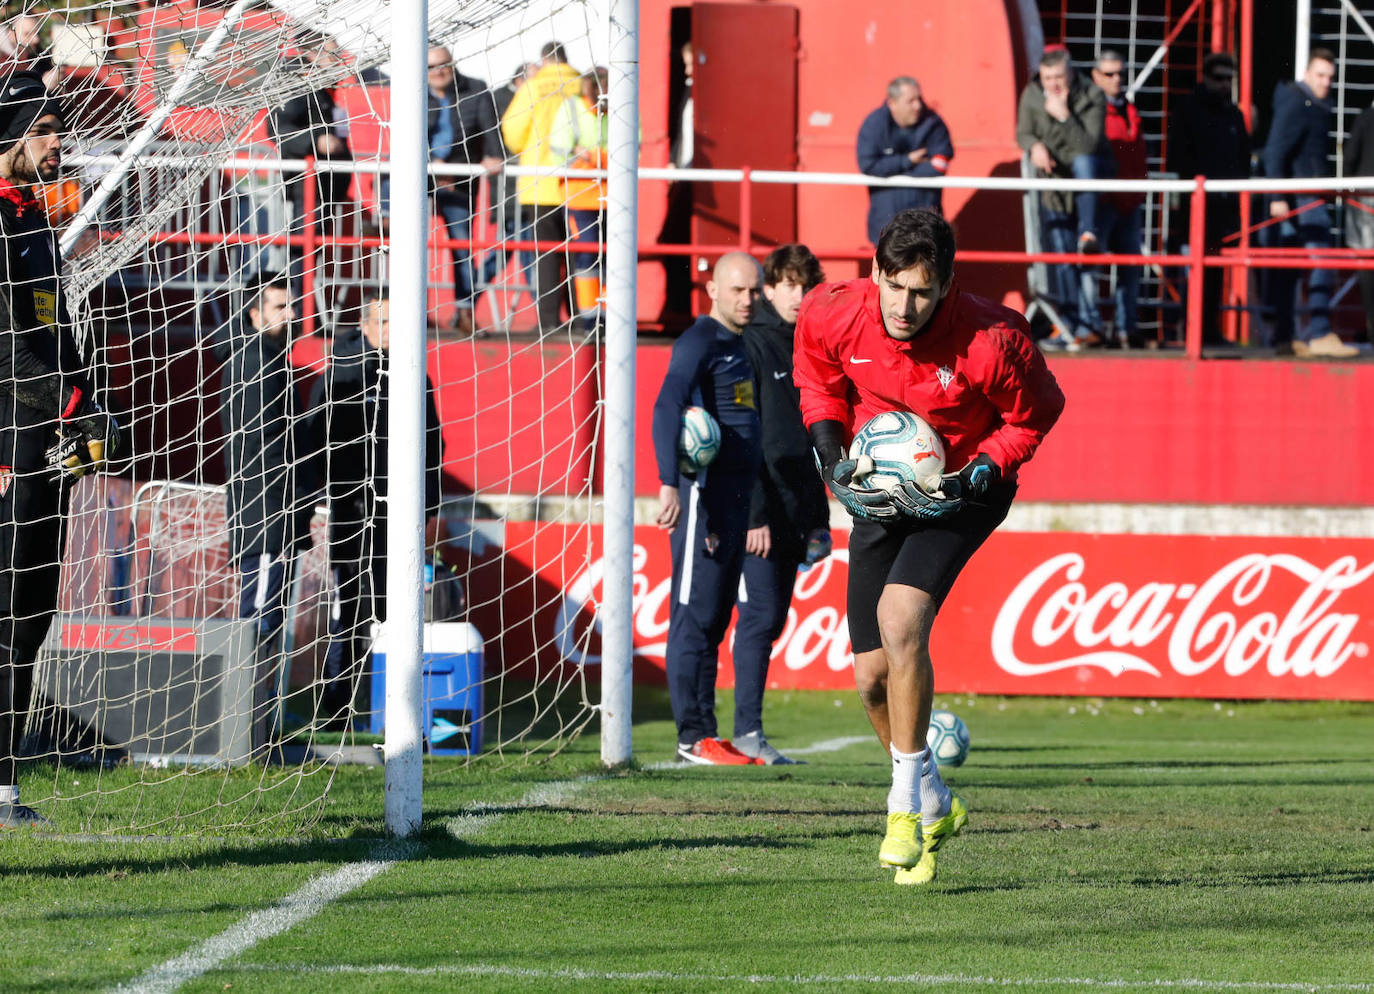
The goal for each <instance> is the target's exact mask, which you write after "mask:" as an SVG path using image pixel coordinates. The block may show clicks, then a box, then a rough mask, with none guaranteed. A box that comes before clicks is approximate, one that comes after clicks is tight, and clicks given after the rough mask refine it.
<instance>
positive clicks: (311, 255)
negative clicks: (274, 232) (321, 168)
mask: <svg viewBox="0 0 1374 994" xmlns="http://www.w3.org/2000/svg"><path fill="white" fill-rule="evenodd" d="M316 176H317V173H316V171H315V157H314V156H313V155H312V156H309V157H308V158H307V159H306V160H305V174H304V175H303V176H302V178H301V182H302V183H304V184H305V189H304V190H303V191H302V192H303V194H304V196H303V197H302V200H301V221H302V222H304V226H303V227H302V229H301V235H302V236H303V237H304V239H305V244H304V246H303V247H302V248H301V325H302V327H303V328H304V330H305V334H306V335H307V336H309V335H313V334H315V222H316V220H317V218H316V217H315V215H316V214H317V213H318V212H319V208H320V205H319V202H318V201H319V196H318V191H319V186H318V184H317V182H316ZM291 254H292V253H291V250H290V249H288V250H287V253H286V257H287V258H288V259H290V258H291ZM287 268H288V269H289V268H290V267H289V266H288V267H287Z"/></svg>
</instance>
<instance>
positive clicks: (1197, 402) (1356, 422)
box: [430, 342, 1374, 507]
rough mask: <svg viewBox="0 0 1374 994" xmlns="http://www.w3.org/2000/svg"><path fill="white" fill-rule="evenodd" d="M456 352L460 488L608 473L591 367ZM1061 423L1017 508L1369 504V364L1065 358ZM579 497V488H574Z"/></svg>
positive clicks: (646, 451)
mask: <svg viewBox="0 0 1374 994" xmlns="http://www.w3.org/2000/svg"><path fill="white" fill-rule="evenodd" d="M670 354H671V353H670V347H669V346H668V345H666V344H662V345H660V344H650V345H643V346H641V347H640V349H639V353H638V359H639V368H638V373H637V377H636V389H635V394H636V406H637V411H638V414H637V417H636V425H637V429H638V435H637V437H636V467H635V481H636V483H635V490H636V492H637V493H638V494H640V495H643V496H652V495H656V494H657V493H658V475H657V469H656V467H655V465H654V456H653V445H652V441H651V439H650V434H649V432H650V423H651V415H652V410H653V403H654V398H655V397H656V396H657V395H658V389H659V386H660V384H661V383H662V382H663V374H664V371H665V370H666V369H667V365H668V358H669V355H670ZM505 361H506V360H505V347H504V346H493V345H483V344H472V343H461V342H456V343H446V344H444V345H442V346H439V347H438V348H437V349H434V350H432V351H431V361H430V373H431V375H432V376H434V378H435V382H436V383H439V384H442V386H441V390H440V415H441V417H442V418H443V420H444V422H445V425H446V429H445V432H446V436H447V443H448V464H447V465H448V469H449V472H450V475H451V477H452V478H453V479H454V480H455V481H457V482H458V483H460V484H461V485H462V486H463V487H464V488H465V489H472V488H473V487H474V484H475V485H476V489H479V490H481V489H487V490H489V491H492V492H499V493H509V492H514V493H540V492H545V493H563V492H571V491H574V490H576V489H578V488H580V487H581V486H582V483H581V481H582V480H583V479H585V478H586V477H587V476H588V475H589V474H593V473H594V472H596V471H598V470H599V466H600V458H601V456H600V449H599V447H593V443H592V440H591V439H590V436H589V432H588V430H587V429H586V427H585V425H586V423H587V419H588V418H589V417H590V414H591V411H592V409H593V405H594V404H595V403H596V401H597V399H598V397H599V396H600V393H599V391H600V386H599V372H598V371H597V370H596V369H595V368H594V366H593V356H592V354H591V353H590V352H587V351H582V352H577V353H574V352H573V351H572V350H570V349H569V348H568V347H567V346H552V345H549V346H525V347H524V348H523V349H518V350H517V351H516V353H515V355H514V357H513V359H512V360H511V362H510V365H509V367H507V366H506V365H504V363H505ZM1050 368H1051V369H1052V370H1053V371H1054V374H1055V376H1056V377H1057V378H1058V379H1059V383H1060V385H1061V386H1062V387H1063V389H1064V394H1065V396H1066V397H1067V401H1068V402H1067V405H1066V407H1065V410H1064V416H1063V418H1062V419H1061V420H1060V422H1059V424H1058V425H1057V426H1056V427H1055V429H1054V430H1053V431H1052V432H1051V433H1050V435H1049V437H1048V439H1047V440H1046V442H1045V444H1044V445H1043V446H1042V447H1041V449H1040V451H1039V452H1038V453H1037V454H1036V456H1035V458H1034V459H1032V460H1031V462H1030V463H1029V464H1027V466H1026V467H1025V469H1024V470H1023V472H1022V484H1021V499H1022V500H1032V501H1110V502H1121V503H1170V502H1177V503H1192V504H1265V505H1284V504H1294V505H1311V506H1324V507H1327V506H1360V505H1366V504H1369V505H1374V460H1370V459H1369V458H1368V456H1367V454H1368V453H1369V452H1371V451H1374V427H1372V426H1371V411H1374V365H1372V364H1365V363H1322V362H1295V361H1291V360H1289V361H1266V360H1247V361H1244V362H1224V361H1206V362H1189V361H1188V360H1185V359H1172V358H1170V359H1163V358H1161V359H1141V358H1129V359H1127V358H1097V357H1079V356H1057V357H1052V358H1051V359H1050ZM565 488H569V489H565Z"/></svg>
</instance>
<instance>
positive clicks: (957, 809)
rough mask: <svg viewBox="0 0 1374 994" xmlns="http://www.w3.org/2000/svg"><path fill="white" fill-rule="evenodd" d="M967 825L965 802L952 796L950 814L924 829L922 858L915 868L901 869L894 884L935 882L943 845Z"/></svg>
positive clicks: (905, 885) (908, 884)
mask: <svg viewBox="0 0 1374 994" xmlns="http://www.w3.org/2000/svg"><path fill="white" fill-rule="evenodd" d="M890 817H891V816H889V819H890ZM967 824H968V808H966V807H964V802H963V801H961V800H960V799H959V796H958V795H957V794H951V795H950V801H949V812H948V813H947V814H946V815H945V816H944V817H943V818H941V819H940V820H939V821H937V822H935V823H934V824H933V825H926V826H924V827H923V829H922V834H923V835H924V837H925V846H924V848H923V849H922V852H921V858H920V859H919V860H917V861H916V865H915V866H910V867H899V868H898V870H897V875H896V876H895V877H894V878H893V880H892V882H893V883H895V884H897V885H898V886H902V887H910V886H913V885H916V886H919V885H920V884H928V883H930V882H931V881H932V880H934V879H935V876H936V866H935V860H936V853H937V852H938V851H939V849H940V846H941V844H943V843H944V841H945V840H946V839H952V838H954V836H956V835H958V834H959V832H960V830H961V829H962V828H963V827H964V826H965V825H967Z"/></svg>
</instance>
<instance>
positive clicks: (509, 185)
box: [486, 62, 539, 283]
mask: <svg viewBox="0 0 1374 994" xmlns="http://www.w3.org/2000/svg"><path fill="white" fill-rule="evenodd" d="M538 71H539V64H538V63H537V62H527V63H524V64H522V65H521V66H520V68H519V69H517V70H516V71H515V72H514V74H512V76H511V78H510V79H508V80H507V81H506V84H505V85H504V86H502V87H499V88H497V89H496V90H493V91H492V101H493V103H494V104H495V105H496V120H497V121H498V122H500V121H503V120H505V117H506V111H507V110H508V109H509V108H510V102H511V100H512V99H514V97H515V93H516V91H517V90H519V89H520V84H521V83H523V82H524V81H525V80H527V79H529V78H530V77H532V76H533V75H534V74H535V73H537V72H538ZM496 135H497V137H498V138H499V139H500V140H501V157H502V161H503V162H504V164H505V165H510V164H511V163H512V162H514V161H515V160H514V159H513V158H512V157H511V154H510V149H508V148H507V147H506V141H505V138H504V137H503V136H502V135H501V131H500V129H499V128H498V129H497V132H496ZM491 188H492V196H491V211H492V217H491V220H492V224H493V225H494V226H495V228H496V230H497V231H498V232H500V233H501V236H502V237H503V238H504V239H506V240H507V241H522V242H523V241H528V236H527V234H526V232H525V230H524V228H523V227H522V226H521V223H520V201H519V199H518V198H517V197H516V193H515V177H514V176H511V175H510V174H509V173H507V172H506V171H505V170H504V168H503V169H502V171H501V172H500V173H499V174H498V175H497V176H496V177H494V178H493V179H492V187H491ZM506 257H507V253H506V252H505V251H504V249H503V251H501V252H493V253H492V254H490V255H488V256H487V266H486V279H487V282H488V283H490V282H491V281H492V280H494V279H495V278H496V276H497V267H498V266H500V264H501V263H502V262H504V261H505V259H506ZM519 258H520V279H519V282H521V283H527V282H528V281H529V274H530V272H531V270H532V268H533V266H534V253H533V252H527V251H524V250H521V251H520V252H519ZM502 268H504V267H502Z"/></svg>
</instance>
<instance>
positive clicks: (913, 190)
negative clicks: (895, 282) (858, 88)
mask: <svg viewBox="0 0 1374 994" xmlns="http://www.w3.org/2000/svg"><path fill="white" fill-rule="evenodd" d="M855 151H856V154H857V157H858V160H859V171H860V172H862V173H867V174H868V175H869V176H881V177H883V178H884V179H886V178H889V177H892V176H930V177H934V176H943V175H944V174H945V171H946V170H947V169H949V160H950V159H952V158H954V143H953V142H952V141H951V140H950V137H949V128H948V127H946V126H945V122H944V119H943V118H941V117H940V115H939V114H937V113H935V111H933V110H931V109H930V108H929V107H927V106H926V105H925V102H924V101H923V100H922V99H921V84H920V83H918V82H916V80H914V79H912V78H911V77H910V76H898V77H897V78H896V79H894V80H893V81H892V82H891V83H889V84H888V85H887V102H886V103H884V104H883V105H882V106H881V107H879V108H878V109H877V110H875V111H874V112H873V113H871V114H869V115H868V117H866V118H864V123H863V124H862V125H861V126H860V127H859V139H858V142H857V148H856V149H855ZM940 194H941V191H940V190H929V189H921V188H917V187H901V186H875V187H870V188H869V191H868V240H869V241H870V242H872V243H873V244H875V245H876V244H877V243H878V235H880V234H881V233H882V230H883V226H884V225H886V224H887V222H889V221H891V220H892V219H893V218H894V217H896V216H897V215H898V214H899V213H900V212H901V211H904V210H907V209H908V208H911V207H924V208H926V209H928V210H932V211H934V212H935V213H936V214H939V213H942V212H941V209H940V208H941V197H940Z"/></svg>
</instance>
